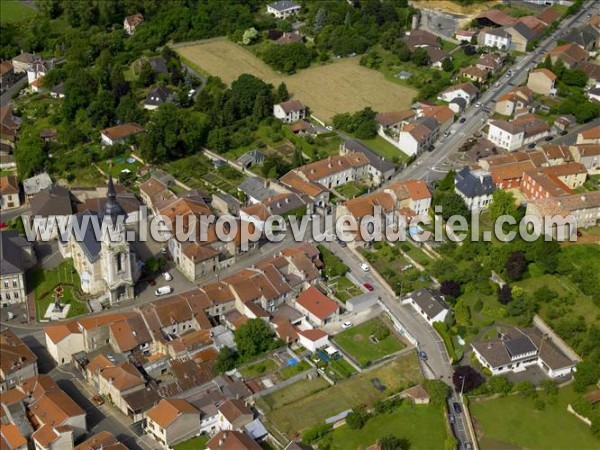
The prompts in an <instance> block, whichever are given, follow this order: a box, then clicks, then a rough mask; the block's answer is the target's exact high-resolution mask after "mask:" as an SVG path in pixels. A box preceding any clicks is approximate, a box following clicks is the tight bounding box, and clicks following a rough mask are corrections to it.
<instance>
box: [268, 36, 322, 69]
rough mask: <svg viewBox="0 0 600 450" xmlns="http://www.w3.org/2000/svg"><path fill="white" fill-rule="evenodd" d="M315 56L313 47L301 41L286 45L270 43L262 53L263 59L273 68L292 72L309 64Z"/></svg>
mask: <svg viewBox="0 0 600 450" xmlns="http://www.w3.org/2000/svg"><path fill="white" fill-rule="evenodd" d="M316 56H317V53H316V51H315V50H314V48H308V47H307V46H306V45H304V44H303V43H302V42H292V43H291V44H287V45H271V46H269V47H268V48H267V49H266V50H265V51H264V53H263V54H262V58H263V60H264V61H265V62H266V63H267V64H268V65H270V66H271V67H272V68H273V69H275V70H277V71H279V72H284V73H293V72H295V71H296V70H298V69H304V68H306V67H308V66H310V63H311V62H312V61H313V59H314V58H315V57H316Z"/></svg>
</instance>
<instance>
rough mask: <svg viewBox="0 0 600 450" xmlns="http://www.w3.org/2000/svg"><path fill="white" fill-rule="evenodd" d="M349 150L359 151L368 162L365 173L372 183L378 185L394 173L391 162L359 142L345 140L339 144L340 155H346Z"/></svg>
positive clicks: (394, 168)
mask: <svg viewBox="0 0 600 450" xmlns="http://www.w3.org/2000/svg"><path fill="white" fill-rule="evenodd" d="M351 152H355V153H360V154H362V155H363V156H364V157H365V158H367V161H368V162H369V165H368V166H367V174H368V176H369V178H370V181H371V183H372V184H374V185H377V186H379V185H381V184H382V183H383V182H384V181H389V180H391V179H392V177H393V176H394V174H395V173H396V166H395V165H394V164H393V163H392V162H390V161H388V160H386V159H385V158H383V157H382V156H379V155H378V154H377V153H375V152H374V151H373V150H371V149H370V148H368V147H366V146H365V145H363V144H361V143H360V142H358V141H352V140H347V141H344V142H342V143H341V144H340V155H348V154H349V153H351Z"/></svg>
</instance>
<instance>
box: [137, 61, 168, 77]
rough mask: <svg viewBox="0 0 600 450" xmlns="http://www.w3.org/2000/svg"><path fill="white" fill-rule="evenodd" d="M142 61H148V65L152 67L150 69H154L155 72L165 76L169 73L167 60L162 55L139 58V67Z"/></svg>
mask: <svg viewBox="0 0 600 450" xmlns="http://www.w3.org/2000/svg"><path fill="white" fill-rule="evenodd" d="M144 61H148V64H150V67H152V70H153V71H154V73H155V74H157V75H164V76H165V77H166V76H167V75H169V68H168V66H167V60H166V59H165V58H163V57H162V56H153V57H152V58H144V59H142V60H140V65H139V67H141V64H143V62H144Z"/></svg>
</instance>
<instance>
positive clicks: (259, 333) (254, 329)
mask: <svg viewBox="0 0 600 450" xmlns="http://www.w3.org/2000/svg"><path fill="white" fill-rule="evenodd" d="M273 338H274V334H273V332H272V330H271V328H269V326H268V325H267V324H266V323H265V322H264V321H263V320H262V319H250V320H248V321H247V322H246V323H245V324H244V325H242V326H240V327H239V328H238V329H237V330H236V331H235V333H234V340H235V345H236V347H237V349H238V352H239V353H240V356H241V357H242V358H251V357H253V356H256V355H259V354H261V353H263V352H266V351H267V350H269V349H272V348H273V347H274V344H275V341H274V339H273Z"/></svg>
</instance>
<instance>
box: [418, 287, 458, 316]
mask: <svg viewBox="0 0 600 450" xmlns="http://www.w3.org/2000/svg"><path fill="white" fill-rule="evenodd" d="M410 298H411V299H413V300H414V301H415V303H416V304H417V306H419V308H421V309H422V310H423V311H425V313H426V314H427V315H428V316H429V317H430V318H433V317H435V316H437V315H438V314H439V313H441V312H442V311H445V310H448V309H450V307H449V306H448V305H447V304H446V302H445V301H444V296H443V295H442V294H440V293H439V292H437V291H434V290H432V289H429V288H424V287H422V288H419V289H417V290H416V291H415V292H413V293H412V294H411V296H410Z"/></svg>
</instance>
